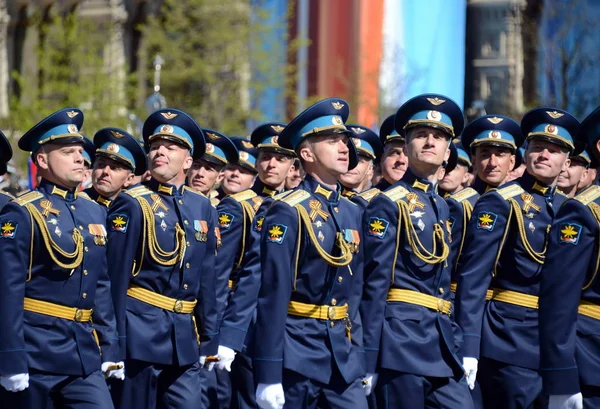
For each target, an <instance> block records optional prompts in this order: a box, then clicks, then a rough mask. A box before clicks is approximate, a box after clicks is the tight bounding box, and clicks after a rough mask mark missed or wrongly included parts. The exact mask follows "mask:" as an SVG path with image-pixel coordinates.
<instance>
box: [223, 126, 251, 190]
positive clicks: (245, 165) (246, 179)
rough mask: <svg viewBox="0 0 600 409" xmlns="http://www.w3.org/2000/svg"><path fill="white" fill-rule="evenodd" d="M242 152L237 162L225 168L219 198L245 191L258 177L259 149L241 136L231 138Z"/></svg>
mask: <svg viewBox="0 0 600 409" xmlns="http://www.w3.org/2000/svg"><path fill="white" fill-rule="evenodd" d="M230 139H231V141H232V142H233V143H234V145H235V146H236V148H237V149H238V151H240V153H241V152H243V151H245V152H246V153H247V155H246V154H241V156H240V157H239V160H238V162H237V163H233V164H229V165H227V166H225V168H224V169H223V181H222V182H221V187H220V190H221V191H220V193H219V196H218V198H219V200H221V199H223V198H224V197H225V196H226V195H233V194H235V193H240V192H243V191H244V190H246V189H250V188H251V187H252V185H253V184H254V180H255V179H256V156H257V155H258V151H257V150H256V148H255V147H254V145H252V143H251V142H250V141H249V140H248V139H246V138H241V137H239V136H233V137H231V138H230Z"/></svg>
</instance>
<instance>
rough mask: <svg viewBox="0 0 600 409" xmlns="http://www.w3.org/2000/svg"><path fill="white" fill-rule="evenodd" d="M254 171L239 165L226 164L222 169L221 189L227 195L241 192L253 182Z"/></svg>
mask: <svg viewBox="0 0 600 409" xmlns="http://www.w3.org/2000/svg"><path fill="white" fill-rule="evenodd" d="M255 178H256V173H254V172H251V171H249V170H247V169H246V168H243V167H241V166H239V165H233V164H230V165H227V166H225V170H224V171H223V183H222V186H223V190H225V193H227V194H228V195H232V194H234V193H239V192H243V191H244V190H246V189H250V188H251V187H252V185H253V184H254V179H255Z"/></svg>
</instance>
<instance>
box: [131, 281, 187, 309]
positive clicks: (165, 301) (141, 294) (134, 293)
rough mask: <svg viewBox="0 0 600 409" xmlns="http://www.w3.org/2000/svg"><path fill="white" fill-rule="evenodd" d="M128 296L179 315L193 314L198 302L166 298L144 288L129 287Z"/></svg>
mask: <svg viewBox="0 0 600 409" xmlns="http://www.w3.org/2000/svg"><path fill="white" fill-rule="evenodd" d="M127 295H128V296H130V297H131V298H135V299H136V300H140V301H142V302H145V303H146V304H150V305H153V306H154V307H158V308H162V309H163V310H167V311H172V312H176V313H177V314H191V313H192V312H193V311H194V307H195V306H196V303H197V301H196V300H194V301H183V300H177V299H175V298H171V297H166V296H164V295H162V294H158V293H155V292H154V291H150V290H146V289H145V288H142V287H137V286H133V287H129V288H128V289H127Z"/></svg>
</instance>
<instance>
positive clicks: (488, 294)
mask: <svg viewBox="0 0 600 409" xmlns="http://www.w3.org/2000/svg"><path fill="white" fill-rule="evenodd" d="M456 284H457V283H456V282H455V281H453V282H451V283H450V291H452V292H453V293H456ZM492 293H493V291H492V290H487V292H486V293H485V299H486V300H487V301H489V300H491V299H492Z"/></svg>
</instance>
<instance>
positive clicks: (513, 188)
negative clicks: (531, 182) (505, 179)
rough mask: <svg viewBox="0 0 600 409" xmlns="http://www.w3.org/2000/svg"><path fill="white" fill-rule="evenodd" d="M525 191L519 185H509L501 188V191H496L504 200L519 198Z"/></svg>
mask: <svg viewBox="0 0 600 409" xmlns="http://www.w3.org/2000/svg"><path fill="white" fill-rule="evenodd" d="M524 192H525V190H524V189H523V188H522V187H521V186H519V185H510V186H507V187H503V188H502V189H498V190H496V193H498V194H499V195H500V196H502V198H503V199H504V200H507V199H510V198H511V197H515V196H519V195H520V194H521V193H524Z"/></svg>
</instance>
